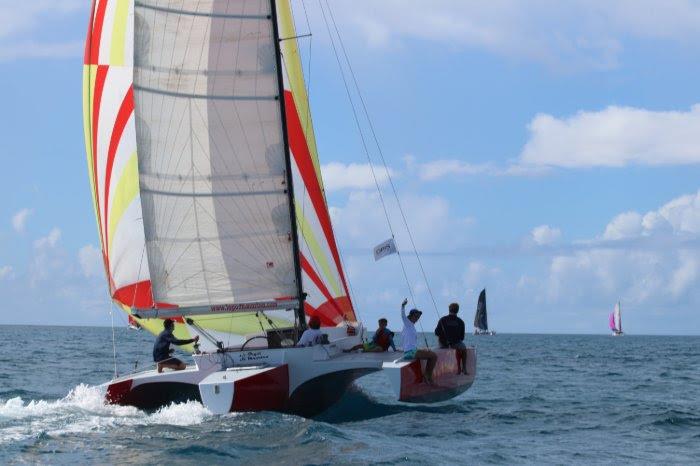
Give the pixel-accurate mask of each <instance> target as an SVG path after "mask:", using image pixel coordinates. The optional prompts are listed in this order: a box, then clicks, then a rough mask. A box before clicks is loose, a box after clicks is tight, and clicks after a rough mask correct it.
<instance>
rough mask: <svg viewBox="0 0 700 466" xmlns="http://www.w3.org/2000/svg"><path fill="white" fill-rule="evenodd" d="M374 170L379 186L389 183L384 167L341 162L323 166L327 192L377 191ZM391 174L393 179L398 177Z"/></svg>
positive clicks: (322, 171) (322, 170) (391, 172)
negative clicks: (345, 190)
mask: <svg viewBox="0 0 700 466" xmlns="http://www.w3.org/2000/svg"><path fill="white" fill-rule="evenodd" d="M372 168H373V169H374V176H376V177H377V182H378V183H379V186H382V185H384V184H386V183H387V182H388V181H389V176H388V175H387V172H386V170H385V169H384V167H378V166H376V165H374V166H372V167H370V165H369V164H368V163H351V164H347V165H346V164H344V163H340V162H331V163H327V164H325V165H322V166H321V173H322V175H323V183H324V187H325V189H326V191H339V190H342V189H375V186H376V184H375V182H374V176H373V175H372ZM389 174H390V175H391V176H392V177H394V176H396V173H395V172H394V171H393V170H392V169H389Z"/></svg>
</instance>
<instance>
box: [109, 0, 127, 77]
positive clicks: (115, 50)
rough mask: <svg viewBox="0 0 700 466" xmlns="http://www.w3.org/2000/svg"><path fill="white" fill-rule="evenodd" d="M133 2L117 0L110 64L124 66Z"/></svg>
mask: <svg viewBox="0 0 700 466" xmlns="http://www.w3.org/2000/svg"><path fill="white" fill-rule="evenodd" d="M130 3H131V0H117V5H116V10H115V13H114V24H113V25H112V43H111V50H110V52H109V64H110V65H112V66H115V65H116V66H120V65H123V64H124V48H125V46H126V26H127V20H128V14H129V4H130Z"/></svg>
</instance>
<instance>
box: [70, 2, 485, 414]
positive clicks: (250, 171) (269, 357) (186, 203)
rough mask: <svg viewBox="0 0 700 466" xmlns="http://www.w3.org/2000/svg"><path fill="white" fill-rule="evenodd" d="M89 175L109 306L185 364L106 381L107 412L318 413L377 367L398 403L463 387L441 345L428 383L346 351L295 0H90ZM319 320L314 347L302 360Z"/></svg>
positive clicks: (359, 329) (343, 281)
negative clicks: (321, 338)
mask: <svg viewBox="0 0 700 466" xmlns="http://www.w3.org/2000/svg"><path fill="white" fill-rule="evenodd" d="M83 78H84V118H85V121H84V126H85V144H86V148H87V160H88V170H89V176H90V181H91V188H92V196H93V201H94V206H95V214H96V216H97V223H98V228H99V236H100V241H101V248H102V255H103V259H104V266H105V272H106V276H107V279H108V283H109V291H110V296H111V298H112V300H113V302H114V303H115V304H116V305H117V306H118V307H119V308H121V309H122V310H123V311H124V312H126V314H127V315H128V319H129V322H130V323H131V324H133V325H138V326H140V327H143V328H145V329H147V330H148V331H150V332H152V333H154V334H157V333H159V332H160V331H161V330H162V328H163V319H165V318H170V319H174V320H175V322H176V329H175V335H176V336H177V337H178V338H183V339H185V338H191V337H194V336H195V335H198V336H199V337H200V346H199V348H194V347H192V346H188V347H186V349H187V350H188V351H190V352H192V353H193V356H192V357H193V359H194V364H193V365H190V366H188V367H187V369H185V370H182V371H166V372H163V373H157V372H156V371H155V370H145V371H142V372H138V373H133V374H130V375H126V376H122V377H116V375H115V379H114V380H112V381H110V382H109V383H108V384H106V385H107V390H106V400H107V401H108V402H110V403H117V404H124V405H133V406H137V407H140V408H145V409H153V408H157V407H159V406H162V405H165V404H168V403H171V402H174V401H183V400H190V399H192V400H199V401H201V402H202V403H203V404H204V405H205V406H206V407H207V408H208V409H210V410H211V411H212V412H214V413H226V412H230V411H258V410H276V411H285V412H293V413H300V414H303V415H314V414H316V413H319V412H321V411H323V410H324V409H326V408H327V407H328V406H329V405H331V404H332V403H334V402H335V401H336V400H338V399H339V398H340V397H341V396H342V395H343V393H344V392H345V391H346V389H347V388H348V387H349V385H350V384H351V383H352V382H353V381H354V380H355V379H357V378H358V377H360V376H363V375H365V374H369V373H371V372H376V371H383V372H384V373H385V374H386V375H387V376H388V378H389V381H390V383H391V385H392V387H393V388H394V390H395V392H396V395H397V397H398V399H399V400H402V401H413V402H432V401H440V400H445V399H449V398H451V397H454V396H456V395H457V394H459V393H461V392H463V391H464V390H466V389H467V388H469V387H470V386H471V385H472V383H473V381H474V377H475V373H476V354H475V352H474V349H473V348H470V352H469V375H456V374H457V365H456V356H455V352H454V351H453V350H436V351H437V352H438V353H439V362H438V365H437V368H436V370H435V373H434V377H435V381H436V385H435V386H431V385H428V384H425V383H422V382H423V380H422V375H421V374H422V373H421V367H420V365H419V363H418V362H416V361H403V360H402V359H401V356H402V353H392V352H390V353H344V352H343V350H344V349H349V348H351V347H353V346H355V345H356V344H358V343H361V342H362V339H363V336H364V333H365V329H364V327H363V325H362V323H361V322H360V321H359V320H358V318H357V314H356V311H355V307H354V304H353V302H352V300H351V297H350V294H349V292H348V283H347V278H346V275H345V273H344V271H343V266H342V262H341V257H340V254H339V251H338V246H337V244H336V241H335V237H334V234H333V227H332V225H331V220H330V216H329V212H328V206H327V204H326V200H325V193H324V188H323V182H322V179H321V173H320V168H319V159H318V155H317V148H316V141H315V136H314V131H313V126H312V122H311V114H310V109H309V104H308V96H307V90H306V87H305V82H304V76H303V73H302V66H301V61H300V56H299V50H298V46H297V35H296V32H295V26H294V19H293V16H292V10H291V5H290V3H289V0H247V1H242V0H198V1H194V0H94V1H93V7H92V12H91V20H90V23H89V28H88V35H87V41H86V47H85V60H84V75H83ZM310 316H318V317H319V318H320V320H321V323H322V329H323V331H324V333H326V334H327V336H328V340H327V343H326V344H322V345H317V346H312V347H306V348H297V347H294V342H295V341H296V340H297V339H298V336H299V334H300V332H301V331H303V329H304V328H305V326H306V319H307V317H310Z"/></svg>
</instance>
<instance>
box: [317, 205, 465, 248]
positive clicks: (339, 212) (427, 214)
mask: <svg viewBox="0 0 700 466" xmlns="http://www.w3.org/2000/svg"><path fill="white" fill-rule="evenodd" d="M385 201H386V202H387V210H388V212H389V217H390V219H391V224H392V226H393V228H394V232H395V234H396V242H397V245H398V247H399V248H400V249H401V250H405V251H408V250H410V249H411V243H410V240H409V238H408V235H407V232H406V230H405V228H404V226H403V220H402V218H401V214H400V212H399V210H398V208H397V207H396V205H395V203H394V202H393V200H392V199H391V198H390V197H386V198H385ZM401 201H402V206H403V209H404V212H405V213H406V216H407V220H408V224H409V227H410V228H411V233H412V235H413V239H414V241H415V243H416V247H417V248H418V250H419V251H431V250H436V249H437V250H440V251H442V250H449V249H450V248H452V247H457V246H459V245H460V244H464V243H465V241H466V240H467V238H468V234H469V229H470V227H471V226H472V224H473V220H472V219H470V218H465V217H460V216H457V215H455V214H454V213H453V212H451V210H450V205H449V202H448V201H447V199H445V198H443V197H440V196H419V195H415V194H410V195H405V196H402V198H401ZM330 213H331V218H332V220H333V226H334V229H335V231H336V235H337V236H339V237H340V238H341V244H344V245H347V246H350V247H356V248H362V249H366V250H367V251H368V253H369V252H370V251H371V250H372V248H373V247H374V246H376V245H377V244H379V243H380V242H381V241H384V240H386V239H387V238H389V237H390V232H389V228H388V226H387V221H386V217H385V215H384V210H383V209H382V206H381V203H380V201H379V196H378V195H377V194H376V192H368V191H354V192H351V193H350V194H349V196H348V199H347V202H346V204H345V205H344V206H342V207H331V208H330Z"/></svg>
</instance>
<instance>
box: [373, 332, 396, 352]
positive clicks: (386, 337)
mask: <svg viewBox="0 0 700 466" xmlns="http://www.w3.org/2000/svg"><path fill="white" fill-rule="evenodd" d="M391 334H392V332H391V331H390V330H388V329H386V328H385V329H384V330H381V331H380V330H377V333H376V335H375V338H374V341H375V343H376V344H377V345H378V346H381V347H382V348H383V349H384V351H386V350H388V349H389V345H390V344H391Z"/></svg>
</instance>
